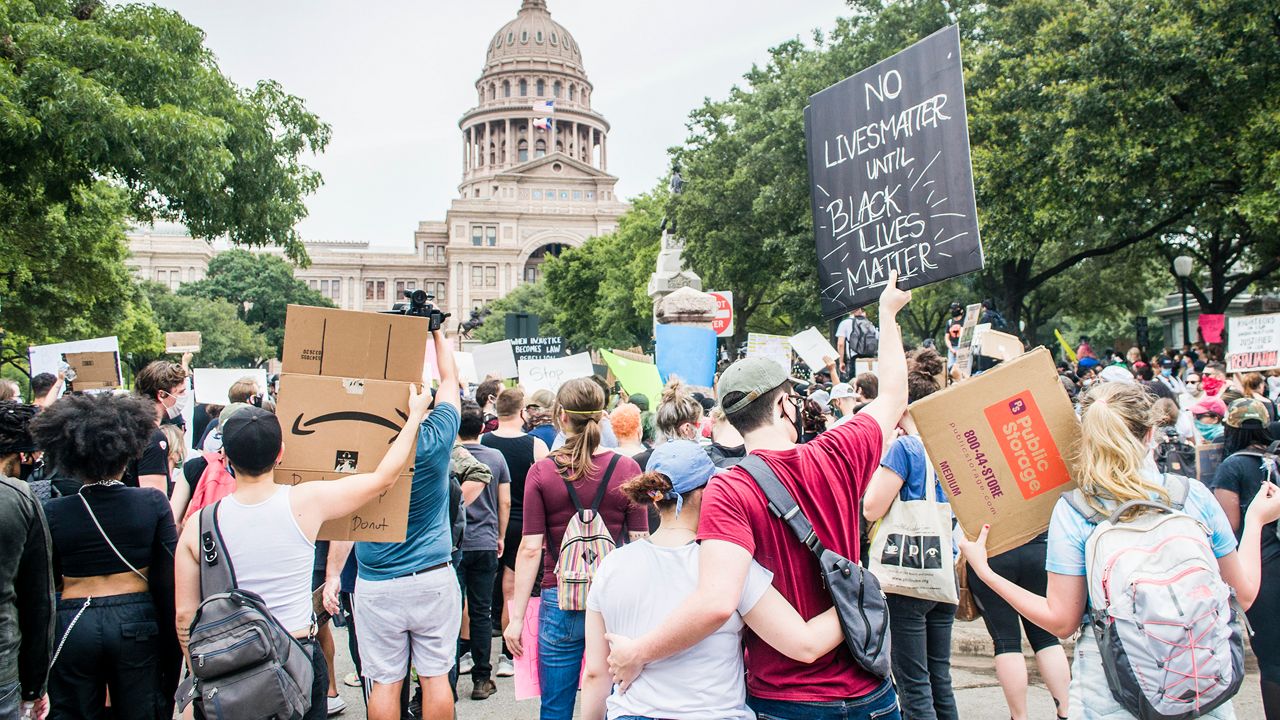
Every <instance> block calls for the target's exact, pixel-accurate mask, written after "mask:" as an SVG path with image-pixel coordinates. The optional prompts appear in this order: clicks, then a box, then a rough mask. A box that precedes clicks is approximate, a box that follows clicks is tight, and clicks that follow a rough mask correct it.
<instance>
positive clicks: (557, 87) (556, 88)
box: [551, 80, 560, 97]
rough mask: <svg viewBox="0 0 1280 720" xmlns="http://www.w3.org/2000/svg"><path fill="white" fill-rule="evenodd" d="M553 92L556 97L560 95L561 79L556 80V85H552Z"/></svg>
mask: <svg viewBox="0 0 1280 720" xmlns="http://www.w3.org/2000/svg"><path fill="white" fill-rule="evenodd" d="M551 94H553V95H555V96H556V97H560V81H559V80H557V81H556V83H555V85H552V86H551Z"/></svg>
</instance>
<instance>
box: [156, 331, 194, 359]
mask: <svg viewBox="0 0 1280 720" xmlns="http://www.w3.org/2000/svg"><path fill="white" fill-rule="evenodd" d="M164 351H165V352H167V353H173V354H175V355H181V354H182V353H197V352H200V333H198V332H168V333H165V334H164Z"/></svg>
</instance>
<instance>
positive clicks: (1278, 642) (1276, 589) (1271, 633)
mask: <svg viewBox="0 0 1280 720" xmlns="http://www.w3.org/2000/svg"><path fill="white" fill-rule="evenodd" d="M1269 531H1270V530H1269V528H1268V530H1264V531H1263V532H1269ZM1245 615H1246V616H1248V618H1249V624H1250V625H1252V626H1253V639H1252V645H1253V654H1254V655H1256V656H1257V657H1258V674H1259V675H1261V676H1262V679H1263V681H1265V682H1270V683H1280V621H1278V620H1277V618H1278V617H1280V558H1272V559H1270V560H1264V561H1263V562H1262V586H1261V587H1259V588H1258V597H1257V599H1256V600H1254V601H1253V605H1251V606H1250V607H1249V611H1248V612H1247V613H1245Z"/></svg>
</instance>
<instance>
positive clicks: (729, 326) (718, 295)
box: [707, 290, 733, 337]
mask: <svg viewBox="0 0 1280 720" xmlns="http://www.w3.org/2000/svg"><path fill="white" fill-rule="evenodd" d="M707 294H708V295H710V296H711V297H713V298H715V299H716V316H715V317H714V318H712V319H711V329H712V330H715V331H716V337H733V293H731V292H729V291H728V290H724V291H714V292H708V293H707Z"/></svg>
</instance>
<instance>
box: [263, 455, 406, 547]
mask: <svg viewBox="0 0 1280 720" xmlns="http://www.w3.org/2000/svg"><path fill="white" fill-rule="evenodd" d="M343 475H344V474H343V473H334V472H322V471H319V470H290V469H288V468H276V472H275V481H276V483H278V484H280V485H297V484H299V483H304V482H315V481H321V482H324V481H330V480H341V479H342V477H343ZM412 486H413V472H412V469H410V470H409V471H408V472H405V473H402V474H401V475H400V476H399V477H397V478H396V484H395V485H392V486H391V488H390V489H388V490H387V491H386V492H384V493H382V494H381V495H379V496H378V497H376V498H374V499H373V500H370V501H369V502H367V503H365V504H364V506H363V507H361V508H360V509H359V510H356V511H355V512H353V513H351V514H350V515H347V516H346V517H340V518H335V519H333V520H330V521H328V522H326V523H325V524H323V525H321V526H320V534H319V536H318V537H319V539H320V540H356V541H360V542H392V543H394V542H404V539H405V535H406V534H407V530H408V522H407V518H408V516H409V491H410V490H411V489H412Z"/></svg>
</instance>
